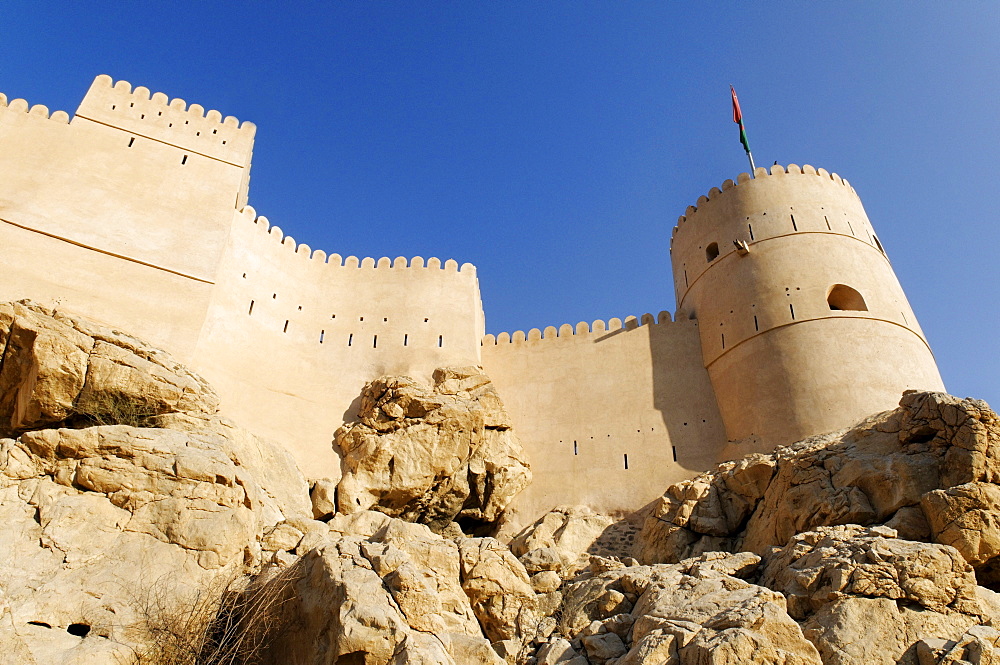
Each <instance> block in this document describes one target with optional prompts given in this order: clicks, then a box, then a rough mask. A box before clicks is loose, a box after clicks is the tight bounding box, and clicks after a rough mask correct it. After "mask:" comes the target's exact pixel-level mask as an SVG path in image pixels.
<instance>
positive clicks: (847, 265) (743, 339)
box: [671, 164, 944, 454]
mask: <svg viewBox="0 0 1000 665" xmlns="http://www.w3.org/2000/svg"><path fill="white" fill-rule="evenodd" d="M756 176H757V177H756V178H754V179H751V178H750V177H749V175H747V174H743V175H742V176H741V177H740V179H739V182H738V183H733V181H731V180H729V181H726V183H724V184H723V187H722V189H721V190H720V189H718V188H716V189H713V190H712V191H711V192H709V194H708V196H707V197H702V198H701V199H699V201H698V205H697V207H691V208H689V209H688V211H687V214H686V215H685V216H684V217H681V218H680V220H679V221H678V226H677V227H676V228H675V230H674V234H673V238H672V243H671V253H672V259H673V264H674V283H675V287H676V289H677V302H678V316H679V317H680V316H686V317H695V318H697V320H698V321H699V323H700V326H701V328H700V330H701V340H702V345H701V346H702V355H703V358H704V363H705V366H706V367H707V368H708V371H709V375H710V376H711V379H712V384H713V386H714V387H715V392H716V397H717V399H718V404H719V407H720V410H721V413H722V417H723V420H724V421H725V423H726V430H727V435H728V438H729V439H730V440H742V439H750V440H751V441H749V442H748V443H747V446H748V447H747V448H745V449H742V450H740V451H739V452H740V454H742V453H745V452H749V451H750V450H752V449H755V448H757V449H768V450H769V449H771V448H773V447H774V446H775V445H781V444H785V443H789V442H793V441H797V440H799V439H801V438H804V437H806V436H811V435H813V434H818V433H821V432H826V431H831V430H835V429H839V428H841V427H846V426H849V425H851V424H852V423H854V422H856V421H857V420H860V419H861V418H864V417H866V416H868V415H870V414H872V413H875V412H878V411H881V410H885V409H890V408H893V407H894V406H895V405H896V404H897V403H898V401H899V396H900V394H901V393H902V392H903V391H904V390H906V389H910V388H916V389H927V390H943V388H944V386H943V384H942V382H941V378H940V375H939V374H938V371H937V366H936V364H935V362H934V357H933V354H932V353H931V351H930V348H929V346H928V345H927V341H926V339H924V336H923V333H922V331H921V330H920V327H919V325H918V324H917V321H916V316H914V314H913V311H912V310H911V308H910V305H909V303H908V302H907V299H906V296H905V294H904V293H903V289H902V287H901V286H900V284H899V281H898V280H897V279H896V276H895V273H894V272H893V270H892V265H891V264H890V263H889V259H888V257H887V256H886V254H885V252H884V250H883V248H882V246H881V243H880V241H879V240H878V238H877V236H876V235H875V230H874V229H873V228H872V225H871V223H870V221H869V220H868V216H867V215H866V214H865V211H864V207H863V206H862V204H861V200H860V199H859V198H858V196H857V194H856V193H855V191H854V190H853V188H851V186H850V184H849V183H847V182H846V181H844V180H842V179H841V178H840V177H838V176H836V175H835V174H833V175H831V174H829V173H827V172H826V171H824V170H823V169H820V170H818V171H817V170H816V169H813V167H811V166H805V167H802V168H801V169H800V168H799V167H798V166H796V165H794V164H793V165H789V167H788V168H787V170H786V169H785V168H783V167H780V166H775V167H774V168H773V169H772V170H771V173H770V174H769V173H768V172H767V171H766V170H765V169H758V170H757V173H756ZM733 241H741V242H743V243H746V249H747V250H748V251H746V252H741V251H738V250H737V248H736V246H735V245H734V244H733ZM715 247H717V248H718V252H717V253H716V251H715ZM716 254H717V255H716ZM837 285H845V286H846V287H849V288H850V289H853V290H854V291H856V292H857V293H858V294H860V295H861V296H862V297H863V300H864V305H863V309H861V310H857V311H850V310H834V309H831V306H830V304H829V302H828V296H829V295H830V293H831V289H832V288H833V287H835V286H837Z"/></svg>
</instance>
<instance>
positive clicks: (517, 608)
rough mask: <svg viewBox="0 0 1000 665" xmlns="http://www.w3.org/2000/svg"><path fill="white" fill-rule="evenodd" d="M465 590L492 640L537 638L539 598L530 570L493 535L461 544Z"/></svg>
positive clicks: (468, 539)
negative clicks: (529, 573) (525, 568)
mask: <svg viewBox="0 0 1000 665" xmlns="http://www.w3.org/2000/svg"><path fill="white" fill-rule="evenodd" d="M459 552H460V555H461V563H462V589H463V590H464V591H465V593H466V595H467V596H468V597H469V600H470V601H471V603H472V609H473V611H474V612H475V613H476V618H477V619H479V623H480V625H481V626H482V627H483V633H485V635H486V637H487V638H489V640H490V641H491V642H497V641H500V640H509V639H518V640H521V641H524V640H525V639H527V638H531V637H534V635H535V630H536V628H537V625H538V615H537V611H536V610H537V607H538V601H537V600H536V597H535V591H534V589H532V586H531V581H530V580H529V579H528V573H527V572H526V571H525V570H524V566H522V565H521V562H520V561H518V560H517V559H516V558H514V555H513V554H511V552H510V550H508V549H507V548H506V547H504V546H503V545H501V544H500V542H499V541H497V540H495V539H493V538H467V539H465V540H463V541H462V542H461V543H460V544H459Z"/></svg>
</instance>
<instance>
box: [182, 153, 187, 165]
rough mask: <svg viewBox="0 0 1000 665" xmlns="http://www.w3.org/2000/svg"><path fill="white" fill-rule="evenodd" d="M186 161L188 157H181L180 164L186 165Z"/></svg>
mask: <svg viewBox="0 0 1000 665" xmlns="http://www.w3.org/2000/svg"><path fill="white" fill-rule="evenodd" d="M187 161H188V156H187V155H184V156H183V157H181V164H187Z"/></svg>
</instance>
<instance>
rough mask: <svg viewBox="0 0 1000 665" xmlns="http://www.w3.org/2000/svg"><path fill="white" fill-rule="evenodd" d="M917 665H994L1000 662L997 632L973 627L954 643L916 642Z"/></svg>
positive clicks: (942, 640) (942, 641) (939, 641)
mask: <svg viewBox="0 0 1000 665" xmlns="http://www.w3.org/2000/svg"><path fill="white" fill-rule="evenodd" d="M917 662H918V663H919V665H962V664H964V663H972V664H973V665H994V664H995V663H1000V631H998V630H997V629H996V628H993V627H991V626H973V627H972V628H969V629H968V630H967V631H965V633H964V634H962V636H961V637H959V638H958V639H957V640H944V639H934V638H930V639H926V640H921V641H919V642H917Z"/></svg>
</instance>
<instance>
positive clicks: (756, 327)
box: [753, 314, 760, 332]
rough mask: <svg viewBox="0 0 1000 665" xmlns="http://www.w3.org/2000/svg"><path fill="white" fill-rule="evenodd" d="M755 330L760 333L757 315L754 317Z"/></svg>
mask: <svg viewBox="0 0 1000 665" xmlns="http://www.w3.org/2000/svg"><path fill="white" fill-rule="evenodd" d="M753 329H754V330H756V331H757V332H760V324H759V323H757V315H756V314H754V316H753Z"/></svg>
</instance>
